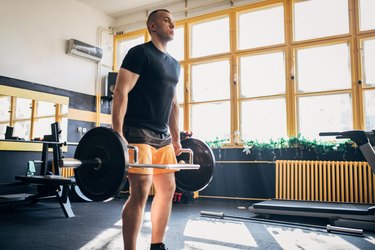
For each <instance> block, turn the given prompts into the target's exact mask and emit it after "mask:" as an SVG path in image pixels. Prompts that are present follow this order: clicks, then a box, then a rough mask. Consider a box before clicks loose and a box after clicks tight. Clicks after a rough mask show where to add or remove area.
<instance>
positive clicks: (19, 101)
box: [15, 97, 31, 119]
mask: <svg viewBox="0 0 375 250" xmlns="http://www.w3.org/2000/svg"><path fill="white" fill-rule="evenodd" d="M15 111H16V112H15V118H16V119H29V118H30V119H31V100H30V99H25V98H18V97H17V98H16V109H15Z"/></svg>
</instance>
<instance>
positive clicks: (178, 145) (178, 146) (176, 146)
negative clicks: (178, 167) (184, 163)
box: [172, 140, 182, 156]
mask: <svg viewBox="0 0 375 250" xmlns="http://www.w3.org/2000/svg"><path fill="white" fill-rule="evenodd" d="M172 144H173V148H174V152H175V154H176V156H178V155H180V154H181V149H182V146H181V142H180V140H178V141H174V142H172Z"/></svg>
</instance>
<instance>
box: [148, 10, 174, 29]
mask: <svg viewBox="0 0 375 250" xmlns="http://www.w3.org/2000/svg"><path fill="white" fill-rule="evenodd" d="M159 11H164V12H167V13H169V14H170V13H171V12H170V11H169V10H167V9H157V10H154V11H152V12H151V13H150V14H149V15H148V18H147V22H146V25H147V27H148V25H149V24H150V23H151V22H154V21H155V17H156V14H157V13H158V12H159Z"/></svg>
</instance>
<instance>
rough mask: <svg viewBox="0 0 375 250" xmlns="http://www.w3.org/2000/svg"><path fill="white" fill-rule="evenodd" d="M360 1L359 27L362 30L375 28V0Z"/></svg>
mask: <svg viewBox="0 0 375 250" xmlns="http://www.w3.org/2000/svg"><path fill="white" fill-rule="evenodd" d="M358 2H359V29H360V30H361V31H365V30H371V29H375V18H374V13H375V1H374V0H358Z"/></svg>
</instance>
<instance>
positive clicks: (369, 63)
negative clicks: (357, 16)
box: [362, 38, 375, 85]
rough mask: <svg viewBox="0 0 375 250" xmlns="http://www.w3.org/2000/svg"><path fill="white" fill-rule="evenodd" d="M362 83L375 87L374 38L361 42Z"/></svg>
mask: <svg viewBox="0 0 375 250" xmlns="http://www.w3.org/2000/svg"><path fill="white" fill-rule="evenodd" d="M362 67H363V69H362V79H363V80H362V82H363V83H364V84H365V85H375V38H372V39H368V40H363V41H362Z"/></svg>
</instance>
